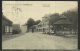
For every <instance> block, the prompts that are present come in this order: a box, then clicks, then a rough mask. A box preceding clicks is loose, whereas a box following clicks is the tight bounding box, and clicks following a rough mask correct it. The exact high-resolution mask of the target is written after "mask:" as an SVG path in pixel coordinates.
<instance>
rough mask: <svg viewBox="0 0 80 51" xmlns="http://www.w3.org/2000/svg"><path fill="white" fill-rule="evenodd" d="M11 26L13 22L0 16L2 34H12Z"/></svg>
mask: <svg viewBox="0 0 80 51" xmlns="http://www.w3.org/2000/svg"><path fill="white" fill-rule="evenodd" d="M12 24H13V22H12V21H10V20H9V19H8V18H6V16H4V15H3V14H2V34H12Z"/></svg>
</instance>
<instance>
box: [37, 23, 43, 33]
mask: <svg viewBox="0 0 80 51" xmlns="http://www.w3.org/2000/svg"><path fill="white" fill-rule="evenodd" d="M36 29H37V31H38V32H42V31H43V29H42V22H40V23H39V24H38V25H37V26H36Z"/></svg>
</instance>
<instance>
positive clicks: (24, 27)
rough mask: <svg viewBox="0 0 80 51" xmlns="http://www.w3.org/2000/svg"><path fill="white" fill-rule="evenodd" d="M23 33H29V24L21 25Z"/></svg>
mask: <svg viewBox="0 0 80 51" xmlns="http://www.w3.org/2000/svg"><path fill="white" fill-rule="evenodd" d="M21 33H27V25H22V26H21Z"/></svg>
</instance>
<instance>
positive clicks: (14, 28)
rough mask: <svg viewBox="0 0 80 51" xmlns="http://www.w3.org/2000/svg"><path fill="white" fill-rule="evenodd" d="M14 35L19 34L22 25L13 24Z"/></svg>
mask: <svg viewBox="0 0 80 51" xmlns="http://www.w3.org/2000/svg"><path fill="white" fill-rule="evenodd" d="M12 27H13V34H16V33H17V34H19V33H20V31H21V29H20V25H19V24H13V26H12Z"/></svg>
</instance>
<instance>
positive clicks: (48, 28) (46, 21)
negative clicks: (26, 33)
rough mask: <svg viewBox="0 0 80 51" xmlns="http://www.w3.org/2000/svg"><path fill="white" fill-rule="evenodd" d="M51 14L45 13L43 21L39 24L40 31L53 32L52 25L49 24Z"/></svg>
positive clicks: (38, 29)
mask: <svg viewBox="0 0 80 51" xmlns="http://www.w3.org/2000/svg"><path fill="white" fill-rule="evenodd" d="M49 15H50V14H47V15H44V17H42V21H41V22H40V23H39V24H38V25H37V28H36V29H37V31H38V32H43V33H49V32H51V28H52V26H51V25H49Z"/></svg>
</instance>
